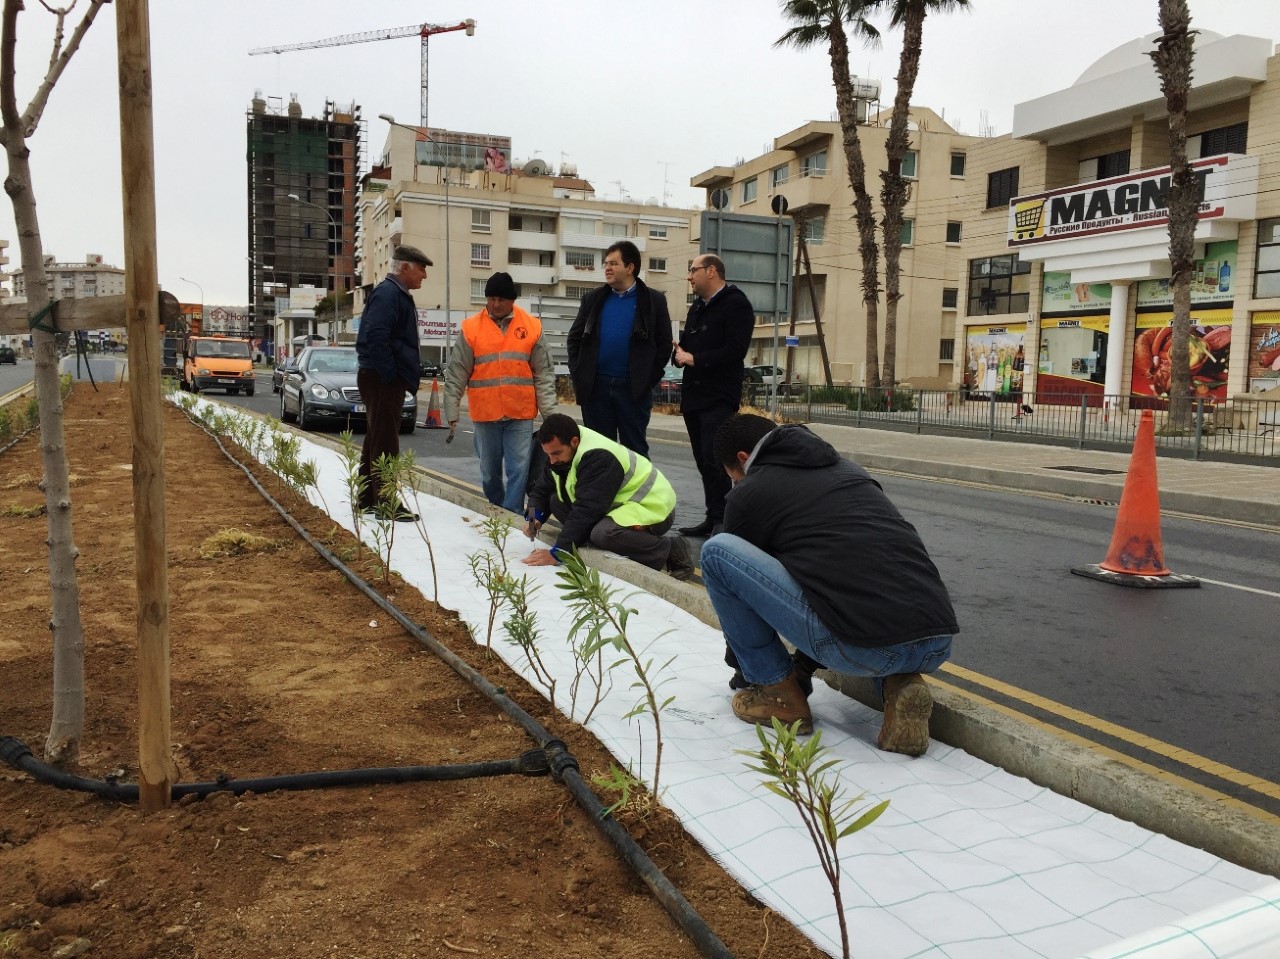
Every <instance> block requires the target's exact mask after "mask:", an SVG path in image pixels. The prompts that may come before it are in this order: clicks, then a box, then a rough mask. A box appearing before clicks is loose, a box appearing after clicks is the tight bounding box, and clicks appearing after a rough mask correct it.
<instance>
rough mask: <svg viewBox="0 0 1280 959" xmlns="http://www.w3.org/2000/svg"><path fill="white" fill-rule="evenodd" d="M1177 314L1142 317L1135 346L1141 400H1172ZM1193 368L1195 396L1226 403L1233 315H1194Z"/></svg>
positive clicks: (1221, 312)
mask: <svg viewBox="0 0 1280 959" xmlns="http://www.w3.org/2000/svg"><path fill="white" fill-rule="evenodd" d="M1172 347H1173V314H1172V313H1140V314H1138V327H1137V336H1136V337H1135V339H1134V343H1133V384H1132V386H1131V388H1130V389H1131V392H1132V393H1133V395H1134V396H1139V397H1156V398H1158V399H1168V397H1169V381H1170V376H1171V373H1172V369H1171V367H1170V362H1169V357H1170V351H1171V350H1172ZM1187 348H1188V351H1189V362H1190V365H1191V395H1192V396H1195V397H1205V398H1212V399H1216V400H1225V399H1226V398H1227V372H1228V365H1229V360H1230V356H1231V311H1230V310H1196V309H1194V308H1193V309H1192V311H1191V339H1190V341H1189V342H1188V344H1187Z"/></svg>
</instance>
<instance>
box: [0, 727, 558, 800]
mask: <svg viewBox="0 0 1280 959" xmlns="http://www.w3.org/2000/svg"><path fill="white" fill-rule="evenodd" d="M0 760H4V761H5V762H6V763H8V764H9V765H10V766H12V767H13V768H14V769H20V770H22V771H23V772H25V773H27V774H29V775H30V776H31V777H32V778H33V779H35V780H37V781H38V782H42V783H45V784H46V785H49V786H56V787H57V788H58V789H77V790H79V791H81V792H88V793H93V794H94V795H95V796H98V797H100V798H102V799H114V800H116V801H117V802H128V803H132V802H137V801H138V785H137V784H136V783H119V782H115V781H113V780H109V779H86V778H85V777H83V776H75V775H72V774H71V773H66V772H63V771H62V770H60V769H57V768H55V767H53V766H50V765H48V764H47V763H44V762H41V761H40V760H39V759H36V758H35V756H33V755H32V754H31V750H30V749H28V748H27V744H26V743H24V742H23V741H22V740H20V739H15V738H14V737H12V736H4V737H0ZM550 771H551V766H550V764H549V763H548V762H547V757H546V754H545V753H544V752H543V751H542V750H541V749H532V750H530V751H529V752H527V753H523V754H522V755H520V756H517V757H516V758H515V759H500V760H491V761H489V762H483V763H461V764H455V765H451V766H382V767H372V768H368V769H337V770H330V771H326V772H313V773H292V774H288V775H283V776H262V777H259V778H257V779H231V778H228V777H226V776H219V777H218V778H217V779H216V780H214V781H213V782H202V783H174V784H173V786H172V787H170V788H171V790H172V792H171V795H172V797H173V798H174V799H181V798H182V797H183V796H199V797H201V798H204V797H205V796H208V795H211V794H212V793H217V792H230V793H234V794H235V795H237V796H239V795H241V794H243V793H247V792H253V793H267V792H275V791H277V790H301V789H326V788H329V787H331V786H370V785H374V784H378V783H413V782H451V781H454V780H458V779H475V778H479V777H484V776H508V775H521V776H545V775H547V773H549V772H550Z"/></svg>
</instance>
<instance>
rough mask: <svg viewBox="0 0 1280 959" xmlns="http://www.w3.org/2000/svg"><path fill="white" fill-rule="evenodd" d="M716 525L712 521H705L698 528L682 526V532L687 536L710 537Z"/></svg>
mask: <svg viewBox="0 0 1280 959" xmlns="http://www.w3.org/2000/svg"><path fill="white" fill-rule="evenodd" d="M714 525H715V524H713V523H712V522H711V520H709V519H704V520H703V521H702V522H701V523H699V524H698V525H697V526H681V527H680V532H681V533H683V534H684V535H685V536H710V535H711V530H712V527H713V526H714Z"/></svg>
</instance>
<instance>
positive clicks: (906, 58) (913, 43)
mask: <svg viewBox="0 0 1280 959" xmlns="http://www.w3.org/2000/svg"><path fill="white" fill-rule="evenodd" d="M888 3H889V6H890V10H891V14H890V18H889V25H890V26H893V27H902V31H903V35H902V55H901V57H900V58H899V61H898V89H897V93H895V95H894V98H893V114H892V116H891V117H890V120H889V138H888V140H886V141H885V151H886V152H887V154H888V164H887V168H886V169H884V170H881V171H880V180H881V187H880V204H881V206H882V207H883V209H884V218H883V219H882V220H881V224H882V226H883V229H884V298H885V310H884V372H883V373H882V374H881V377H880V380H881V383H882V384H883V385H884V387H885V388H886V389H893V386H894V384H895V383H896V382H897V380H898V370H897V359H898V356H897V353H898V300H899V299H900V298H901V296H902V294H901V292H900V290H901V286H900V284H899V278H900V274H901V267H900V261H901V256H902V210H903V207H905V206H906V204H907V181H906V180H904V179H903V178H902V158H903V157H904V156H905V155H906V152H907V147H908V146H909V145H910V144H909V141H908V137H907V120H908V114H909V111H910V108H911V95H912V93H914V92H915V86H916V77H917V76H918V75H919V73H920V49H921V44H922V39H923V34H924V18H925V17H926V16H928V15H929V14H930V13H951V12H953V11H955V10H959V9H961V8H968V6H969V0H888Z"/></svg>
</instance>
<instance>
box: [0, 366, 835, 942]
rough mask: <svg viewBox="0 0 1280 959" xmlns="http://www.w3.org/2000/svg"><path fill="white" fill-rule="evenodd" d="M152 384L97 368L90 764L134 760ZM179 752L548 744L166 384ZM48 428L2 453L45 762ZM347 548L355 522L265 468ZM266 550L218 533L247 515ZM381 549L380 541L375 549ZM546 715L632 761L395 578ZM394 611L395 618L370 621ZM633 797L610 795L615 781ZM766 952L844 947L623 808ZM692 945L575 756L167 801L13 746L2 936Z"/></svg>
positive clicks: (183, 762)
mask: <svg viewBox="0 0 1280 959" xmlns="http://www.w3.org/2000/svg"><path fill="white" fill-rule="evenodd" d="M128 409H129V397H128V391H127V389H121V388H120V387H118V386H116V385H109V386H104V387H100V388H99V390H98V391H94V390H93V389H92V388H91V387H90V386H88V385H81V386H77V387H76V388H75V389H74V390H73V392H72V394H71V395H70V397H69V398H68V400H67V401H66V417H65V432H66V444H67V449H68V455H69V458H70V461H71V469H72V503H73V510H74V524H75V542H76V546H77V547H78V548H79V550H80V556H79V560H78V563H77V570H78V579H79V589H80V598H81V614H82V619H83V623H84V637H85V664H86V666H85V673H86V683H85V685H86V723H85V733H84V738H83V740H82V743H81V748H80V764H79V767H78V769H77V770H76V771H77V772H79V773H80V774H81V775H85V776H89V777H93V778H101V777H104V776H107V775H114V774H119V773H121V772H122V774H123V777H124V779H125V780H128V781H136V768H137V755H138V742H137V715H136V713H137V705H136V703H137V686H136V672H135V669H136V663H135V660H136V651H135V646H136V629H135V621H136V605H135V580H134V555H133V548H134V542H133V511H132V497H133V492H132V480H131V468H130V463H131V450H130V440H129V415H128ZM164 429H165V457H166V462H165V478H166V488H167V491H166V517H167V543H168V562H169V566H168V578H169V615H170V622H169V629H170V633H169V635H170V647H171V651H170V656H171V669H172V681H171V689H172V720H171V729H172V738H173V744H174V745H173V758H174V761H175V763H176V765H177V768H178V770H179V779H180V780H181V781H184V782H198V781H209V780H213V779H216V778H217V777H218V776H219V775H220V774H227V775H229V776H231V777H235V778H248V777H253V776H267V775H276V774H284V773H291V772H307V771H312V770H322V769H347V768H355V767H365V766H391V765H428V764H432V765H433V764H441V763H463V762H478V761H483V760H490V759H507V758H511V757H514V756H516V755H518V754H520V753H522V752H524V751H526V750H528V749H530V748H533V745H534V744H533V743H532V742H530V741H529V740H528V738H527V737H526V736H525V735H524V733H523V732H522V731H521V730H520V729H519V728H518V727H517V726H515V725H514V724H513V723H511V722H510V721H509V720H507V719H506V718H505V717H504V716H503V715H502V714H501V713H499V711H498V709H497V707H496V706H494V705H493V704H492V703H490V702H489V701H488V700H487V699H485V698H484V697H482V696H481V695H480V694H478V693H476V692H475V691H474V690H473V689H472V687H471V686H470V685H468V684H467V683H466V682H465V681H464V680H462V679H461V678H460V677H458V676H457V675H455V674H454V673H453V672H452V671H451V670H450V669H449V668H448V667H447V666H445V665H444V664H443V663H441V662H440V661H439V660H438V659H436V658H435V657H434V656H432V655H431V654H430V653H428V652H426V651H424V650H423V649H422V648H421V647H420V646H419V645H418V644H417V643H416V642H415V641H414V640H413V638H412V637H410V636H409V635H407V634H406V633H404V631H403V630H401V629H400V628H399V627H397V626H395V625H394V624H388V623H387V621H386V616H385V615H384V614H383V613H381V611H379V610H378V609H377V608H376V607H375V606H374V605H373V604H372V603H371V602H370V601H369V600H368V599H367V598H366V597H364V596H362V595H361V594H360V593H359V592H358V591H357V590H356V589H355V588H354V587H353V586H351V585H350V584H349V583H347V581H346V580H345V579H343V578H342V577H341V576H340V575H339V573H337V572H336V571H335V570H333V569H332V568H331V567H330V566H329V565H328V564H327V563H325V562H324V560H323V559H322V558H321V557H320V556H319V555H318V554H316V552H315V551H314V550H312V549H311V548H310V547H308V546H307V545H306V543H305V542H304V541H303V540H302V539H301V538H300V537H298V536H297V535H296V534H295V533H294V532H293V531H292V530H291V529H290V528H289V527H288V525H287V524H285V523H284V521H283V520H282V519H281V518H280V516H279V515H278V514H277V513H276V512H275V511H274V510H273V509H272V508H271V507H270V505H269V504H268V503H267V502H266V501H265V500H263V499H262V497H261V496H260V495H259V494H258V493H257V492H256V491H255V490H254V489H253V487H252V485H251V484H250V483H249V482H248V480H247V479H246V477H245V476H244V474H243V473H242V472H241V471H240V470H239V469H238V468H237V467H235V466H234V465H232V464H231V463H230V462H229V461H227V460H226V459H225V458H224V457H223V455H222V454H221V452H220V451H219V450H218V449H217V447H216V445H215V443H214V442H213V440H212V439H210V438H209V437H208V436H207V435H206V434H205V433H204V432H202V431H201V430H200V429H198V428H197V427H196V426H194V425H192V424H191V423H189V422H188V421H187V419H186V418H185V417H184V416H183V415H182V414H181V413H180V412H179V411H178V410H176V409H174V408H173V407H172V406H169V405H168V404H166V410H165V414H164ZM41 475H42V466H41V461H40V453H39V443H38V440H37V438H36V436H35V435H34V434H31V435H28V436H27V437H26V438H25V439H23V440H22V441H21V442H19V443H18V444H17V445H16V446H14V447H13V448H11V449H9V450H8V451H7V452H5V453H4V454H3V455H2V456H0V623H2V624H3V626H0V735H7V736H15V737H17V738H19V739H21V740H23V741H24V742H26V743H27V745H28V746H29V747H30V748H31V750H32V752H33V753H35V754H36V756H37V757H39V756H40V755H41V754H42V753H43V747H44V741H45V737H46V735H47V733H48V728H49V720H50V716H51V708H52V707H51V686H52V678H51V672H52V657H51V633H50V631H49V618H50V613H49V602H50V598H49V596H50V592H49V570H48V555H47V548H46V545H45V539H46V536H47V529H46V519H45V516H44V514H43V507H44V494H43V492H42V491H41V490H40V488H39V482H40V478H41ZM257 475H258V476H259V477H260V478H262V479H263V480H264V482H265V483H266V484H267V486H268V488H269V489H270V490H271V491H272V494H273V495H275V496H277V497H278V498H279V499H281V501H282V502H284V503H285V504H286V505H287V506H288V507H289V508H290V510H291V512H293V514H294V515H295V516H296V517H297V518H299V519H300V520H301V521H302V522H303V524H304V525H306V526H307V528H308V529H309V530H310V531H312V532H313V533H314V534H315V535H317V536H318V537H319V538H321V539H323V540H325V541H326V542H328V543H329V544H330V545H331V546H332V547H333V548H334V549H335V550H337V551H343V550H352V549H353V547H354V541H352V540H351V539H350V538H349V537H348V536H347V534H346V533H345V532H344V531H342V530H339V529H336V528H335V527H334V525H333V523H332V522H330V521H329V520H328V518H327V517H326V516H324V515H323V514H322V513H320V512H318V511H316V510H314V509H312V508H311V507H310V506H309V505H307V504H306V503H304V502H303V501H302V500H301V499H300V498H299V497H297V496H294V495H293V494H292V493H290V492H289V490H287V489H286V488H284V486H283V485H282V484H281V483H279V482H277V481H274V479H272V478H270V477H269V474H266V473H265V471H262V470H259V471H257ZM232 529H236V530H241V531H243V532H245V533H251V534H253V535H255V536H260V537H263V538H264V539H265V540H266V541H267V543H268V545H267V546H266V547H265V548H260V549H251V550H248V551H235V550H233V551H231V553H230V554H226V553H222V554H219V550H217V549H216V548H211V546H210V539H211V537H216V536H217V534H220V533H226V532H227V531H228V530H232ZM366 555H367V554H366ZM388 595H389V596H390V597H391V598H392V600H393V602H394V603H395V604H396V605H397V606H399V607H400V608H401V609H403V610H404V611H405V612H406V613H407V614H408V615H409V616H410V617H411V618H412V619H413V620H414V621H415V622H420V623H423V624H425V625H426V626H427V627H428V629H430V630H431V632H432V633H433V634H434V635H435V636H436V637H437V638H439V639H440V640H441V641H442V642H443V643H444V644H445V645H447V646H449V647H451V648H452V649H454V650H455V651H456V652H458V653H459V654H460V655H462V656H463V657H464V658H465V659H467V660H468V662H470V663H471V664H472V665H473V666H475V667H476V668H477V669H479V670H481V672H483V673H484V674H485V675H486V676H487V677H488V678H489V679H490V680H491V681H492V682H494V683H495V684H496V685H498V686H500V687H504V688H505V689H506V690H507V691H508V692H509V693H510V694H511V695H512V696H513V698H515V699H516V700H517V701H518V702H519V703H520V704H521V705H522V706H523V707H524V708H525V709H526V710H528V711H529V712H530V713H532V714H533V715H534V716H535V717H536V718H537V719H538V720H539V721H540V722H541V723H542V724H543V725H544V726H546V727H547V728H549V729H551V730H552V731H553V732H555V733H556V734H558V735H560V736H562V737H563V738H564V739H565V740H566V741H567V742H568V743H569V745H570V747H571V748H572V750H573V751H574V753H575V755H577V757H578V759H579V762H580V763H581V766H582V769H583V771H584V773H587V774H589V773H591V772H592V771H600V770H604V769H606V768H607V767H608V764H609V757H608V755H607V753H606V752H605V751H604V750H603V749H602V748H601V747H600V746H599V744H598V743H597V742H596V741H595V740H594V739H593V738H592V737H591V736H590V735H589V734H587V733H586V732H585V731H583V730H582V729H580V728H578V727H575V726H573V725H571V724H569V723H567V722H566V721H565V720H563V718H562V717H559V716H554V715H552V714H551V713H550V710H549V709H548V707H547V706H546V703H545V700H544V699H543V698H542V697H541V696H539V695H538V694H537V693H536V692H534V691H532V690H531V689H530V688H529V687H528V686H526V685H525V684H524V683H523V681H522V680H520V679H519V677H517V676H516V675H515V674H514V673H511V672H510V671H508V670H507V669H506V668H505V667H504V666H503V665H502V664H501V663H500V662H498V661H496V660H495V661H486V660H485V658H484V656H483V652H484V651H483V649H481V648H479V647H477V646H476V645H475V644H474V643H473V642H472V640H471V639H470V637H469V636H468V634H467V632H466V630H465V628H463V627H462V626H461V625H460V624H459V623H458V621H457V620H456V618H455V617H454V616H453V614H452V613H450V612H448V611H447V610H441V609H438V608H436V607H435V606H434V604H432V603H430V602H428V601H426V600H425V599H424V598H423V597H422V596H421V595H420V594H419V593H418V592H417V591H416V590H414V589H411V588H408V587H405V586H403V585H400V586H398V587H396V588H394V590H393V591H390V592H388ZM374 621H377V622H378V623H379V626H378V627H376V628H375V627H373V626H372V623H373V622H374ZM603 798H604V799H605V801H606V803H607V802H611V801H612V798H613V797H611V796H605V797H603ZM621 821H623V822H624V823H625V824H626V825H627V826H628V828H629V829H630V830H631V832H632V834H633V835H634V836H636V838H637V839H638V840H639V841H640V842H641V844H642V845H643V846H644V847H645V848H646V850H647V851H648V853H649V855H650V856H651V857H653V859H654V860H655V861H656V862H657V864H658V865H659V866H660V867H661V868H662V869H663V870H664V872H665V873H666V874H667V876H668V877H669V878H670V879H671V880H672V881H673V882H674V883H675V884H676V885H677V886H678V887H679V888H680V889H681V891H682V892H683V893H684V895H685V896H686V897H687V898H688V899H689V900H690V901H691V902H692V904H693V905H694V907H695V908H696V909H697V910H698V911H699V912H700V914H701V915H702V916H703V917H704V918H705V919H706V920H707V921H708V923H709V924H710V926H711V927H712V929H713V930H714V931H715V932H716V934H717V935H718V936H720V938H721V939H722V940H723V941H724V942H725V943H726V944H727V945H728V947H729V948H730V949H731V950H732V951H733V952H734V954H735V955H738V956H740V957H747V956H751V957H763V956H774V957H792V956H806V955H813V956H817V955H820V953H819V952H818V950H816V949H814V948H813V947H812V946H811V945H810V944H809V943H808V941H807V940H806V939H804V938H803V937H802V936H801V935H800V934H799V933H798V932H797V931H796V930H795V929H794V928H793V927H791V926H790V925H788V924H787V923H786V922H784V921H783V920H782V919H780V918H779V917H778V916H776V915H774V914H772V913H769V912H768V910H766V909H765V908H763V907H762V906H761V905H760V904H759V903H757V902H756V901H755V900H753V899H752V898H751V897H750V896H749V895H748V894H746V893H745V892H744V890H743V889H742V888H741V887H740V886H739V885H738V884H737V883H736V882H735V881H734V880H733V879H731V878H730V877H729V876H728V875H727V874H726V873H724V872H723V871H722V870H721V869H720V867H719V866H718V865H716V863H715V862H714V861H713V860H712V859H711V858H710V857H709V856H707V855H706V854H705V853H704V852H703V850H702V849H701V847H699V846H698V845H697V844H696V843H694V842H693V841H692V840H691V839H690V838H688V836H686V834H685V833H684V832H683V831H682V830H681V829H680V827H679V825H678V823H677V822H676V821H675V820H674V819H673V818H672V817H670V816H669V815H668V814H666V813H665V812H663V811H661V810H659V811H657V812H655V813H652V814H650V815H648V816H646V817H643V818H641V817H639V816H636V815H630V816H624V817H622V820H621ZM82 952H88V954H90V955H111V956H114V957H117V959H143V957H148V959H168V957H202V959H232V957H235V959H258V957H263V959H266V957H294V956H322V955H323V956H330V955H332V956H343V957H370V959H373V957H377V959H396V957H435V956H441V957H443V956H449V957H455V959H456V957H457V956H459V955H478V956H490V957H511V959H529V957H543V956H546V957H550V956H556V957H565V959H576V957H588V956H592V957H594V956H611V957H623V959H625V957H628V956H646V957H686V956H689V957H692V956H695V955H697V953H696V950H695V949H694V948H693V946H692V945H691V944H690V943H689V942H688V940H687V939H686V938H685V937H684V936H683V935H682V934H681V933H680V931H679V929H678V928H677V927H676V925H675V924H674V922H673V921H672V920H671V918H670V917H669V916H668V915H667V914H666V912H665V911H664V910H663V909H662V907H661V906H660V905H659V904H658V903H657V902H656V900H654V898H653V897H652V896H651V895H650V894H649V892H648V890H647V889H646V887H645V886H644V885H643V884H642V883H641V882H640V880H639V879H637V878H636V877H635V876H634V875H633V874H632V873H631V872H630V871H629V869H628V868H627V867H626V866H625V864H624V863H623V862H622V860H621V858H620V857H619V856H618V854H617V853H616V852H615V850H614V849H613V847H612V846H611V845H610V844H609V843H608V841H607V840H606V839H605V838H604V837H603V836H602V834H601V833H600V832H599V830H598V829H597V827H596V826H595V824H594V823H592V822H591V821H590V817H589V816H588V815H587V814H586V813H584V812H583V811H581V810H580V808H579V807H578V806H577V805H576V804H575V803H574V802H573V801H572V800H571V798H570V797H569V794H568V793H567V791H565V790H564V789H563V787H561V786H560V785H558V784H557V783H556V782H554V781H553V780H552V779H550V778H523V777H502V778H496V779H470V780H464V781H460V782H453V783H418V784H405V785H387V786H365V787H343V788H336V789H327V790H317V791H311V792H276V793H266V794H261V795H252V794H250V795H245V796H242V797H235V796H232V795H231V794H229V793H220V794H216V795H213V796H211V797H209V798H207V799H205V800H203V801H184V802H182V803H179V804H176V805H174V806H173V807H171V808H170V809H167V810H165V811H162V812H159V813H156V814H153V815H150V816H147V815H144V814H143V813H142V812H141V811H140V810H139V809H138V808H137V807H136V806H130V805H122V804H118V803H114V802H110V801H106V800H102V799H98V798H96V797H93V796H90V795H87V794H84V793H76V792H65V791H60V790H56V789H54V788H52V787H49V786H45V785H41V784H38V783H36V782H35V781H33V780H32V779H31V778H29V777H28V776H27V775H26V774H25V773H21V772H17V771H15V770H12V769H9V768H8V767H3V768H0V955H2V956H5V957H17V959H26V957H36V956H39V957H47V956H51V955H54V956H56V955H64V956H66V955H78V954H81V953H82Z"/></svg>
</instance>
